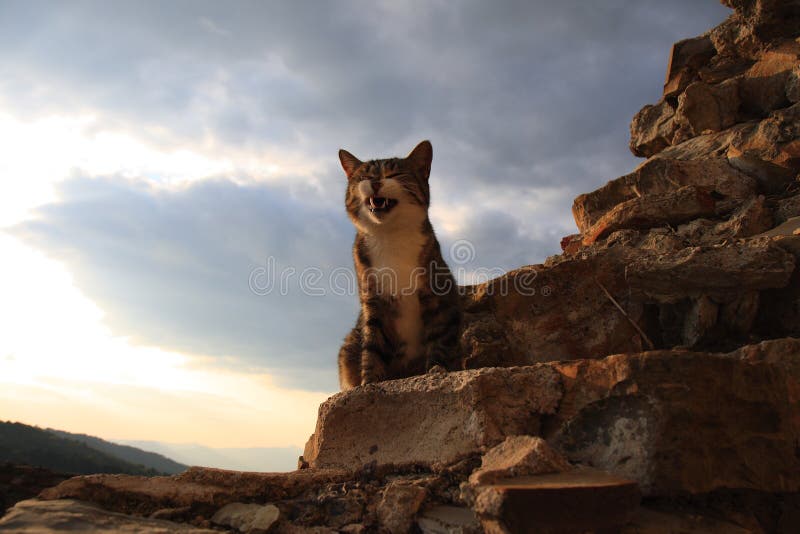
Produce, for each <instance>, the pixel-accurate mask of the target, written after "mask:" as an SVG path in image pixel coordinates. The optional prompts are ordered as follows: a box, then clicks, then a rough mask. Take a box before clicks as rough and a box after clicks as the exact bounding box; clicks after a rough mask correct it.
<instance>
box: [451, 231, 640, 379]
mask: <svg viewBox="0 0 800 534" xmlns="http://www.w3.org/2000/svg"><path fill="white" fill-rule="evenodd" d="M632 252H633V249H632V248H630V247H620V249H619V250H615V251H614V253H611V251H610V250H589V251H588V252H587V253H586V254H585V255H584V254H581V253H578V254H576V255H575V256H571V257H568V258H565V257H560V258H558V261H557V262H555V263H550V264H545V265H532V266H528V267H524V268H522V269H517V270H514V271H511V272H509V273H508V274H506V275H504V276H502V277H500V278H497V279H495V280H493V281H491V282H488V283H486V284H481V285H479V286H475V287H473V288H472V291H471V292H470V293H469V294H468V295H467V296H466V297H465V301H464V308H465V311H466V313H465V327H466V328H465V332H464V335H463V337H462V341H463V343H462V352H463V354H464V356H465V367H467V368H478V367H485V366H509V365H530V364H532V363H537V362H544V361H552V360H558V359H576V358H600V357H603V356H605V355H608V354H615V353H619V352H625V351H633V352H635V351H639V350H642V347H643V345H642V341H641V339H640V337H639V333H638V332H637V331H636V329H635V328H634V327H632V326H631V324H630V322H629V321H628V319H626V318H625V316H623V315H622V314H620V313H619V312H618V311H616V308H615V307H614V305H613V304H612V303H611V302H610V301H609V300H608V298H607V297H606V295H605V293H604V291H603V289H602V288H601V286H600V285H599V284H598V281H599V283H600V284H602V286H603V287H605V288H606V289H607V290H608V291H609V292H611V294H613V295H615V296H616V297H617V299H618V301H619V302H620V303H622V305H623V306H625V307H626V310H627V313H628V315H629V316H630V317H632V319H633V320H637V319H638V318H639V315H640V313H641V310H639V309H638V308H637V304H636V303H633V302H631V301H630V300H629V299H628V298H627V296H626V295H627V293H628V285H627V282H626V281H625V279H624V271H625V265H626V264H627V262H628V261H629V256H628V253H632ZM477 320H480V321H482V327H486V326H491V329H490V330H488V331H487V330H483V329H479V328H476V327H474V326H473V325H474V324H475V321H477ZM476 333H477V334H480V335H479V336H476ZM491 333H494V334H495V337H492V336H491ZM486 339H492V340H493V341H492V342H491V344H490V345H489V348H488V349H487V348H486V347H487V345H485V344H484V343H485V340H486Z"/></svg>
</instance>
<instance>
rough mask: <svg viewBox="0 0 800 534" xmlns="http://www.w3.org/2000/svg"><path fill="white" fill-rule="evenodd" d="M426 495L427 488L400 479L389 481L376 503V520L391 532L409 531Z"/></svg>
mask: <svg viewBox="0 0 800 534" xmlns="http://www.w3.org/2000/svg"><path fill="white" fill-rule="evenodd" d="M427 496H428V492H427V490H425V488H421V487H419V486H415V485H413V484H408V483H404V482H401V481H394V482H391V483H390V484H389V485H388V486H386V489H385V490H384V492H383V498H382V499H381V502H380V504H379V505H378V520H379V522H380V524H381V526H382V527H383V528H385V529H386V530H387V531H389V532H390V533H391V534H403V533H406V532H410V531H411V526H412V525H413V524H414V519H415V517H416V515H417V512H418V511H419V509H420V507H421V506H422V503H423V502H425V499H426V498H427Z"/></svg>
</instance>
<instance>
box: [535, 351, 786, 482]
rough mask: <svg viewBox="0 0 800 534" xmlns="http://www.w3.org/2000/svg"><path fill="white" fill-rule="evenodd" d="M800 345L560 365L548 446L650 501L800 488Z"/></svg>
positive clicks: (657, 354)
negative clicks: (799, 444) (559, 395)
mask: <svg viewBox="0 0 800 534" xmlns="http://www.w3.org/2000/svg"><path fill="white" fill-rule="evenodd" d="M799 361H800V341H798V340H795V339H786V340H775V341H770V342H764V343H762V344H760V345H755V346H749V347H746V348H743V349H741V350H739V351H735V352H733V353H730V354H727V355H714V354H707V353H698V352H690V351H654V352H648V353H642V354H639V355H619V356H610V357H608V358H605V359H603V360H582V361H579V362H564V363H561V364H557V366H558V369H559V370H560V372H562V373H563V376H564V377H565V378H564V386H565V391H564V398H563V399H562V401H561V404H560V407H559V409H558V411H557V412H556V415H555V416H554V417H553V418H551V419H550V421H549V426H548V428H547V429H545V433H544V435H545V437H546V438H547V439H548V441H550V442H551V443H553V444H554V445H555V447H556V448H558V449H560V450H562V451H563V452H564V453H565V455H566V456H567V458H568V459H569V460H570V461H572V462H579V463H584V464H586V465H590V466H593V467H597V468H599V469H602V470H605V471H609V472H612V473H615V474H618V475H620V476H625V477H628V478H631V479H634V480H636V481H637V482H638V483H639V485H640V486H641V488H642V490H643V492H644V494H645V495H674V494H678V493H707V492H710V491H714V490H715V489H719V488H750V489H758V490H762V491H777V492H780V491H797V490H798V489H800V459H798V458H797V457H796V456H795V454H794V445H793V444H792V443H793V442H794V441H793V440H795V439H797V436H798V435H800V433H799V432H800V431H799V428H800V426H799V423H800V418H798V417H797V414H798V408H799V407H800V406H799V405H798V402H799V401H800V398H798V397H797V395H796V394H795V392H796V391H798V389H797V388H798V386H800V382H798V378H800V373H798V362H799Z"/></svg>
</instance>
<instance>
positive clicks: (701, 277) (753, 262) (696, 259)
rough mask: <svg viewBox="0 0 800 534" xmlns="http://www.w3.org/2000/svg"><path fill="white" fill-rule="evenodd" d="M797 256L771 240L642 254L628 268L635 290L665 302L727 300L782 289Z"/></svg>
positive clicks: (631, 285)
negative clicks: (713, 297) (706, 297)
mask: <svg viewBox="0 0 800 534" xmlns="http://www.w3.org/2000/svg"><path fill="white" fill-rule="evenodd" d="M794 266H795V260H794V256H792V255H791V254H789V253H787V252H786V251H785V250H783V249H781V248H780V247H778V246H775V245H773V244H772V243H771V242H769V241H768V240H750V241H745V242H741V243H733V244H731V245H730V246H725V247H687V248H685V249H682V250H680V251H679V252H676V253H672V254H661V255H649V256H645V255H642V256H640V257H638V258H636V259H635V260H633V261H632V262H631V263H630V265H629V266H628V270H627V273H626V275H627V279H628V282H629V284H630V287H631V288H632V289H633V290H636V291H641V292H642V293H644V294H646V295H648V296H650V297H652V298H655V299H658V300H662V301H666V302H674V301H676V300H677V299H678V298H681V297H686V296H699V295H717V296H722V297H724V296H726V295H730V294H736V293H739V292H742V291H752V290H760V289H768V288H775V287H784V286H786V285H787V284H788V283H789V278H790V277H791V275H792V272H793V271H794Z"/></svg>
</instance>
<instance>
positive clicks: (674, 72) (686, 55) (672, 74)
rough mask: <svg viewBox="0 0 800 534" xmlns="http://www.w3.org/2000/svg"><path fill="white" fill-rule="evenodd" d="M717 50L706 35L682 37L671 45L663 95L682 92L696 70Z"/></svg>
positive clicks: (693, 78)
mask: <svg viewBox="0 0 800 534" xmlns="http://www.w3.org/2000/svg"><path fill="white" fill-rule="evenodd" d="M716 53H717V51H716V49H715V48H714V43H713V42H711V38H710V37H709V36H708V35H701V36H700V37H694V38H691V39H684V40H682V41H678V42H677V43H675V44H674V45H672V52H671V53H670V56H669V64H668V65H667V79H666V81H665V82H664V97H665V98H667V97H670V96H675V95H677V94H679V93H680V92H682V91H683V90H684V89H685V88H686V87H687V86H688V85H689V83H691V82H692V81H694V80H695V79H696V78H697V71H698V70H699V69H700V68H701V67H703V66H704V65H705V64H706V63H708V62H709V61H710V60H711V58H712V57H714V56H715V55H716Z"/></svg>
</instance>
